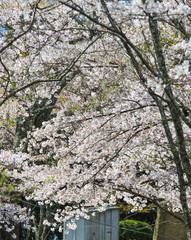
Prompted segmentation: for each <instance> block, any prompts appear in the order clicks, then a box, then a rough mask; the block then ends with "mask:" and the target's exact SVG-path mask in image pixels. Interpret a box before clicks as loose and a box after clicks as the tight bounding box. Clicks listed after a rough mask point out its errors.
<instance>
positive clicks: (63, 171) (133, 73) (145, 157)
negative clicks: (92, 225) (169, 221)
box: [0, 0, 191, 240]
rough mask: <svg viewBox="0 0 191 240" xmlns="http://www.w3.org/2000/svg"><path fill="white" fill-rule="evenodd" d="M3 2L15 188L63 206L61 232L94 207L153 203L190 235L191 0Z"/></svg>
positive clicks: (5, 159)
mask: <svg viewBox="0 0 191 240" xmlns="http://www.w3.org/2000/svg"><path fill="white" fill-rule="evenodd" d="M0 12H1V15H2V16H3V17H2V19H1V20H0V25H1V26H2V29H4V31H2V33H1V35H2V37H1V38H0V43H1V44H0V46H1V48H0V53H1V58H0V94H1V96H0V107H1V118H0V119H1V128H0V130H1V131H2V134H3V136H5V133H6V134H7V135H8V140H7V138H6V139H4V140H3V141H2V146H5V145H6V147H4V150H2V151H1V155H0V162H1V166H2V169H4V168H6V169H7V170H6V177H7V178H8V179H9V181H12V182H14V190H13V195H14V192H17V193H21V194H22V196H23V198H24V199H25V201H26V200H27V201H35V202H37V203H38V204H39V206H40V207H41V210H42V211H41V212H43V209H45V208H47V207H48V208H50V209H51V207H52V206H55V205H57V206H58V205H59V206H60V207H59V209H57V211H56V212H54V221H55V222H57V223H58V226H59V224H60V226H59V230H60V231H62V227H61V226H62V223H63V222H65V221H67V220H69V219H71V218H72V221H71V223H68V225H69V226H68V227H70V228H73V229H74V228H75V227H76V224H75V219H78V218H79V217H82V216H83V217H86V218H88V214H87V212H88V207H90V206H93V207H95V208H97V209H99V210H100V211H101V210H104V209H105V208H106V207H107V206H108V205H114V204H115V203H116V200H117V199H123V200H124V201H126V202H127V204H131V205H132V206H133V209H132V211H137V210H138V209H142V208H144V207H145V206H146V202H147V201H149V202H153V203H154V204H155V205H156V206H158V207H160V208H162V209H163V210H165V211H167V212H169V213H170V214H172V215H173V216H175V217H177V218H179V219H180V221H182V222H184V223H185V226H186V230H187V238H188V240H190V239H191V219H190V207H191V198H190V191H191V189H190V186H191V165H190V151H191V149H190V147H191V145H190V133H191V131H190V129H191V120H190V114H191V106H190V97H191V96H190V89H191V88H190V70H191V66H190V61H191V60H190V59H191V41H190V34H191V30H190V21H191V20H190V14H191V5H190V2H189V1H181V0H178V1H174V0H170V1H165V0H162V1H157V0H156V1H152V0H148V1H147V0H146V1H141V0H134V1H125V0H124V1H105V0H100V1H94V0H91V1H85V0H76V1H63V0H60V1H42V0H37V1H33V0H31V1H14V2H12V1H7V0H6V1H5V0H3V1H2V3H1V7H0ZM10 16H11V17H10ZM10 109H11V110H10ZM5 140H6V141H7V142H6V141H5ZM5 142H6V144H5ZM164 202H165V204H162V203H164ZM17 204H19V203H17ZM177 212H182V214H183V218H180V217H179V215H176V213H177ZM43 216H44V215H43ZM54 221H53V220H51V218H44V221H41V222H44V225H45V226H48V227H51V229H52V230H54V228H56V223H55V222H54ZM36 235H38V234H36ZM39 236H42V235H38V237H39ZM38 237H36V239H38Z"/></svg>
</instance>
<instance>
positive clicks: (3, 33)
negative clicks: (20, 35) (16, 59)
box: [0, 27, 7, 38]
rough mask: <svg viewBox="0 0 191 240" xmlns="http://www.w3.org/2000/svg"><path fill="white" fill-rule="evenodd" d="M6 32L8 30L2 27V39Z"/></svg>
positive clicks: (0, 36)
mask: <svg viewBox="0 0 191 240" xmlns="http://www.w3.org/2000/svg"><path fill="white" fill-rule="evenodd" d="M6 32H7V29H6V28H4V27H0V38H2V37H3V36H4V35H5V33H6Z"/></svg>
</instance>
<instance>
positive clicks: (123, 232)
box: [119, 220, 153, 240]
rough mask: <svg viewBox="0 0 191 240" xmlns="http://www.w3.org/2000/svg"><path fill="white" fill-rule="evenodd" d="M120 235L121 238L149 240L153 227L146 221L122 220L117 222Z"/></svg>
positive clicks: (125, 239)
mask: <svg viewBox="0 0 191 240" xmlns="http://www.w3.org/2000/svg"><path fill="white" fill-rule="evenodd" d="M119 227H120V236H121V238H122V239H123V240H128V239H136V240H151V239H152V235H150V234H152V233H153V229H152V227H151V226H150V225H149V224H148V223H146V222H141V221H136V220H124V221H120V222H119Z"/></svg>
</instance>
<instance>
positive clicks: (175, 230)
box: [153, 209, 187, 240]
mask: <svg viewBox="0 0 191 240" xmlns="http://www.w3.org/2000/svg"><path fill="white" fill-rule="evenodd" d="M153 240H187V238H186V229H185V225H184V224H183V223H182V222H181V221H180V220H178V219H176V218H174V217H173V216H171V215H170V214H168V213H166V212H164V211H162V210H161V209H158V210H157V219H156V223H155V229H154V235H153Z"/></svg>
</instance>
